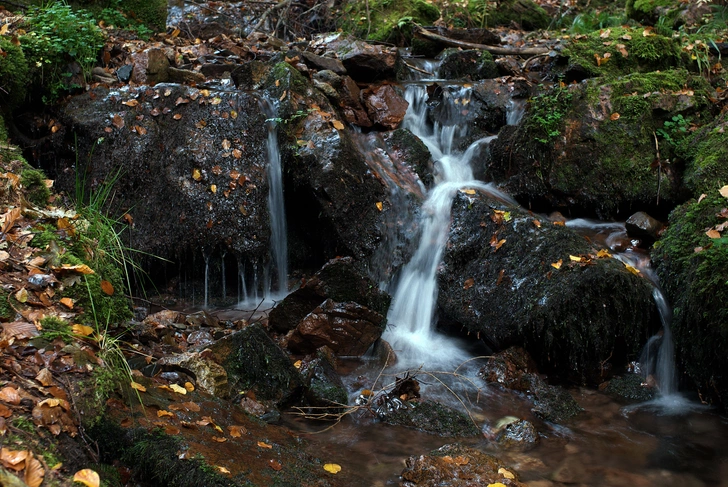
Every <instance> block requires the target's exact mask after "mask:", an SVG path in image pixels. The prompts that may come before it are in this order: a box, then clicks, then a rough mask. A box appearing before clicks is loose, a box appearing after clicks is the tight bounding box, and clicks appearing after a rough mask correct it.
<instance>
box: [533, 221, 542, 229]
mask: <svg viewBox="0 0 728 487" xmlns="http://www.w3.org/2000/svg"><path fill="white" fill-rule="evenodd" d="M533 224H534V225H535V226H536V228H541V222H540V221H538V220H533Z"/></svg>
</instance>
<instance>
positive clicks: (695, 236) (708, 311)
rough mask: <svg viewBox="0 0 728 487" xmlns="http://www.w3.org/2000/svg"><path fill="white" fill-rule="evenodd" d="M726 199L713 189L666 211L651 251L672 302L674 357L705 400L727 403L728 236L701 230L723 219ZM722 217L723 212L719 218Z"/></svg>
mask: <svg viewBox="0 0 728 487" xmlns="http://www.w3.org/2000/svg"><path fill="white" fill-rule="evenodd" d="M726 207H728V200H727V199H726V198H724V197H723V196H721V195H720V194H719V193H718V190H717V189H714V190H711V191H709V192H708V193H707V196H706V197H705V198H703V200H702V201H700V202H697V201H696V200H691V201H689V202H687V203H685V204H683V205H681V206H679V207H678V208H676V209H675V210H674V211H673V212H672V214H671V215H670V226H669V227H668V229H667V231H666V232H665V234H664V235H663V237H662V239H661V240H660V241H658V242H657V243H656V244H655V247H654V249H653V252H652V257H653V261H654V262H655V264H656V265H657V272H658V275H659V276H660V280H661V282H662V284H663V286H664V288H665V290H666V292H667V294H668V297H669V299H670V300H671V302H672V304H673V307H674V309H673V312H674V315H673V326H672V329H673V335H674V337H675V346H676V351H677V355H678V360H679V362H680V364H681V367H682V368H683V370H685V372H686V374H687V375H688V376H689V377H690V378H691V379H692V380H693V381H694V382H695V384H696V385H697V387H698V388H699V390H701V391H702V392H703V394H704V398H706V399H710V400H712V401H715V402H719V403H722V405H723V406H724V407H725V406H726V405H728V375H727V374H726V371H728V356H726V354H725V350H726V347H728V236H726V232H725V231H724V232H722V234H723V236H722V237H721V238H717V239H713V238H710V237H708V236H707V235H706V234H705V232H706V230H707V229H710V228H714V227H715V226H716V225H719V224H721V223H723V222H725V221H726V216H725V215H728V213H726V212H727V211H728V210H726V209H725V208H726ZM721 215H723V216H721Z"/></svg>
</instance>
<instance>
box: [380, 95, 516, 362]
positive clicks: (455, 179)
mask: <svg viewBox="0 0 728 487" xmlns="http://www.w3.org/2000/svg"><path fill="white" fill-rule="evenodd" d="M444 89H445V90H446V91H445V93H444V101H443V103H447V104H448V105H447V108H448V109H449V110H452V112H453V113H456V112H458V111H459V107H458V105H459V104H460V103H461V101H462V100H464V99H468V98H469V96H470V91H469V89H468V88H465V87H455V86H453V87H444ZM405 98H406V99H407V101H408V102H409V109H408V111H407V114H406V115H405V118H404V121H403V127H405V128H408V129H409V130H410V131H412V133H414V134H415V135H417V136H418V137H419V138H420V139H421V140H422V141H423V142H424V143H425V144H426V145H427V147H428V149H429V150H430V153H431V154H432V157H433V159H434V160H435V161H436V164H435V173H436V174H435V186H434V187H433V188H432V189H431V190H430V191H429V193H428V195H427V200H426V201H425V203H424V205H423V206H422V210H421V223H420V227H421V229H422V230H421V233H420V237H419V245H418V248H417V250H416V252H415V254H414V256H413V257H412V258H411V260H410V261H409V262H408V263H407V264H406V265H405V266H404V268H403V269H402V271H401V273H400V276H399V279H398V282H397V284H396V290H395V292H394V295H393V300H392V305H391V307H390V309H389V313H388V314H387V322H388V324H389V326H388V328H387V331H386V332H385V335H384V338H385V340H387V341H388V342H389V343H390V344H391V345H392V347H393V348H394V350H395V351H397V358H398V366H405V367H410V366H411V367H416V366H418V365H422V364H423V363H424V364H426V365H427V366H428V367H432V366H443V367H453V366H457V365H459V364H460V363H462V362H464V361H465V360H467V358H468V355H467V353H466V352H465V351H464V350H463V348H462V347H461V346H460V345H459V344H458V343H457V342H456V341H455V340H453V339H449V338H447V337H445V336H443V335H440V334H438V333H437V332H436V331H435V308H436V305H437V294H438V289H437V267H438V266H439V265H440V260H441V258H442V252H443V250H444V248H445V244H446V243H447V239H448V235H449V230H450V211H451V206H452V200H453V198H454V197H455V194H456V193H457V191H458V190H459V189H461V188H463V187H470V188H478V189H481V190H483V191H487V192H490V193H491V194H493V195H494V196H495V197H498V198H501V199H503V200H507V201H511V200H510V198H509V197H508V196H506V195H505V194H503V193H500V192H498V191H497V190H495V189H494V188H493V187H492V186H491V185H487V184H484V183H482V182H479V181H475V180H474V179H473V172H472V170H471V168H470V158H471V157H472V154H473V153H474V147H473V146H475V145H476V144H478V143H479V141H478V142H475V143H474V144H473V146H471V148H470V149H469V150H467V151H465V152H464V153H459V152H456V151H454V150H453V147H454V141H455V140H456V139H457V138H458V137H462V136H464V135H466V132H467V127H459V126H457V125H450V126H441V125H440V124H438V123H435V124H434V126H433V125H431V124H429V123H428V117H427V105H426V99H427V88H426V87H425V86H423V85H418V84H412V85H409V86H408V87H407V88H406V91H405ZM456 101H457V103H455V102H456Z"/></svg>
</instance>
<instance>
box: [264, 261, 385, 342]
mask: <svg viewBox="0 0 728 487" xmlns="http://www.w3.org/2000/svg"><path fill="white" fill-rule="evenodd" d="M327 299H330V300H333V301H336V302H339V303H346V302H349V303H358V304H359V305H361V306H364V307H366V308H368V309H369V310H370V312H373V313H376V314H379V315H382V316H384V315H386V313H387V309H389V302H390V299H391V298H390V297H389V295H388V294H387V293H385V292H384V291H381V290H379V288H378V286H377V285H376V283H375V282H374V281H372V280H371V279H370V278H369V277H368V276H367V275H365V274H364V273H362V272H361V271H360V270H359V269H358V268H357V267H356V265H355V263H354V259H352V258H351V257H341V258H336V259H332V260H330V261H329V262H327V263H326V264H325V265H324V266H323V267H322V268H321V270H319V271H318V272H317V273H316V274H314V276H313V277H312V278H311V279H309V280H307V281H306V282H305V283H304V284H303V285H302V286H301V287H300V288H299V289H297V290H295V291H293V292H292V293H291V294H289V295H288V296H286V298H285V299H284V300H283V301H282V302H281V303H280V304H278V306H276V307H275V308H274V309H272V310H271V312H270V314H269V322H268V324H269V326H270V327H271V328H273V329H274V330H276V331H278V332H281V333H285V332H288V331H289V330H292V329H294V328H295V327H296V326H298V324H299V323H300V322H301V320H303V319H304V317H306V315H308V314H309V313H311V312H312V311H313V310H314V309H315V308H316V307H318V306H319V305H321V304H322V303H323V302H324V301H326V300H327ZM314 348H318V347H314Z"/></svg>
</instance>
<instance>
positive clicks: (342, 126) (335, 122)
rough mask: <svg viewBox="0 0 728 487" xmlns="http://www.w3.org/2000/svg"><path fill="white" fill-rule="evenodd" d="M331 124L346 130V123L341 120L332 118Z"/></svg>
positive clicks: (338, 128) (337, 128)
mask: <svg viewBox="0 0 728 487" xmlns="http://www.w3.org/2000/svg"><path fill="white" fill-rule="evenodd" d="M331 125H333V126H334V128H335V129H336V130H344V124H343V123H341V121H340V120H332V121H331Z"/></svg>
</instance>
